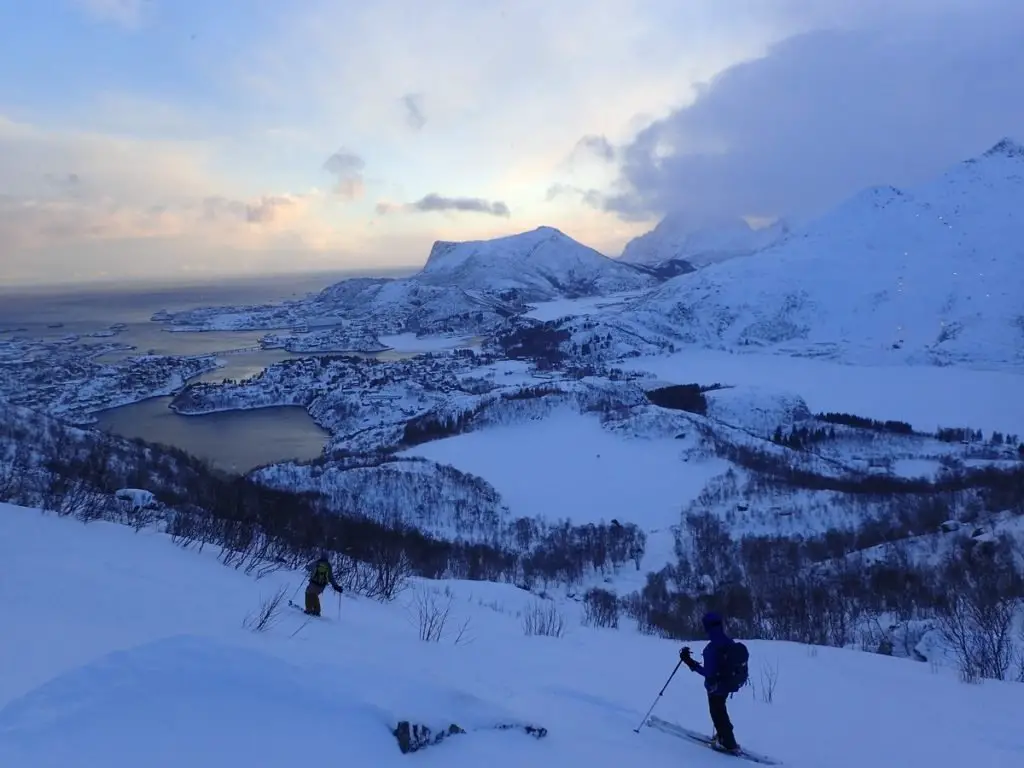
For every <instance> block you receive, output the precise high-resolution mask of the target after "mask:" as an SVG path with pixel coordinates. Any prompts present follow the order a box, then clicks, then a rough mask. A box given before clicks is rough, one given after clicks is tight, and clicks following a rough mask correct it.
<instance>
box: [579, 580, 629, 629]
mask: <svg viewBox="0 0 1024 768" xmlns="http://www.w3.org/2000/svg"><path fill="white" fill-rule="evenodd" d="M619 612H620V608H619V599H618V597H616V596H615V593H614V592H609V591H608V590H607V589H598V588H596V587H595V588H594V589H589V590H587V593H586V594H585V595H584V596H583V623H584V624H586V625H588V626H591V627H606V628H608V629H618V628H619Z"/></svg>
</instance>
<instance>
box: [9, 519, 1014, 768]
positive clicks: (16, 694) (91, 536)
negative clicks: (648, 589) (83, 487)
mask: <svg viewBox="0 0 1024 768" xmlns="http://www.w3.org/2000/svg"><path fill="white" fill-rule="evenodd" d="M0 564H2V565H0V567H2V569H3V570H2V579H0V610H2V612H3V617H4V629H3V632H2V634H0V657H2V658H3V659H4V661H5V664H4V674H3V675H0V765H3V766H12V768H13V767H14V766H18V767H19V768H20V767H24V768H57V767H58V766H59V767H60V768H68V767H69V766H75V768H94V767H95V768H101V767H102V768H137V767H138V766H146V767H147V768H164V767H168V768H169V767H170V766H175V767H176V768H180V766H183V765H188V766H189V767H190V768H207V767H210V768H213V767H214V766H216V768H222V766H225V765H247V766H260V767H262V766H268V767H269V766H275V767H276V766H282V765H301V764H307V765H308V764H317V765H329V764H339V765H356V766H381V767H387V766H408V765H418V766H445V768H460V767H462V766H464V767H465V768H473V767H474V766H478V765H480V764H486V765H488V766H489V768H506V767H512V766H515V767H516V768H523V767H525V766H544V765H566V766H589V767H591V768H605V767H606V766H607V767H608V768H622V766H626V765H642V766H645V768H662V767H664V768H670V767H671V768H678V766H680V765H686V766H694V767H695V768H715V767H716V766H721V767H722V768H724V767H725V766H727V765H728V766H739V765H746V763H736V762H731V761H734V760H735V758H731V757H726V756H722V755H717V754H714V753H712V752H709V751H708V750H707V749H706V748H704V747H700V746H697V745H694V744H691V743H689V742H684V741H682V740H680V739H678V738H675V737H672V736H669V735H666V734H663V733H660V732H656V731H653V730H651V729H643V730H642V731H641V732H640V733H639V734H637V733H634V732H633V729H634V728H636V727H637V726H638V725H639V723H640V721H641V719H642V717H643V714H644V713H645V712H646V711H647V708H648V707H649V706H650V704H651V703H652V702H653V701H654V700H655V697H656V696H657V693H658V690H659V689H660V688H661V687H662V685H663V684H664V683H665V680H666V679H667V678H668V676H669V674H670V673H671V671H672V669H673V668H674V667H675V665H676V661H677V651H678V647H679V644H678V643H676V642H670V641H664V640H658V639H654V638H650V637H643V636H639V635H637V634H635V633H634V632H633V631H632V630H629V629H620V630H618V631H615V630H592V629H588V628H584V627H582V626H580V625H579V624H578V622H577V621H576V620H575V612H574V611H573V610H572V605H569V606H563V610H564V611H565V615H566V618H567V620H568V621H567V627H568V629H567V632H566V633H565V635H564V636H563V637H561V638H553V637H527V636H525V635H524V633H523V631H522V619H521V617H520V616H517V615H516V614H517V612H521V611H522V610H523V608H524V607H525V606H527V605H528V604H529V601H531V600H533V599H535V598H531V597H530V596H529V595H527V594H526V593H524V592H521V591H519V590H516V589H514V588H511V587H503V586H499V585H493V584H480V583H467V582H458V583H450V584H448V585H445V584H441V583H435V584H433V585H431V587H433V588H435V589H438V590H442V589H444V588H445V587H446V586H447V588H448V590H449V593H450V596H451V599H452V607H451V616H450V618H449V623H448V627H449V629H450V631H448V632H446V633H445V634H444V636H443V637H442V639H441V641H440V642H437V643H427V642H423V641H421V640H419V639H418V630H417V623H416V621H415V610H414V608H413V604H414V603H415V598H416V596H417V594H422V593H420V592H418V591H417V590H422V589H425V587H417V588H414V589H412V590H410V591H407V592H406V593H404V594H402V595H401V596H399V598H398V599H397V600H396V602H395V603H393V604H391V605H382V604H379V603H375V602H372V601H369V600H365V599H352V598H348V597H345V598H336V597H335V596H334V595H333V593H326V594H325V601H324V608H325V610H324V614H325V619H324V620H320V621H316V620H311V621H308V622H307V620H306V618H305V617H304V616H302V615H301V614H300V613H298V612H297V611H293V610H292V609H287V608H286V609H285V610H284V611H283V612H282V614H281V615H280V616H279V620H278V622H277V623H276V624H275V625H274V626H273V627H272V628H271V629H269V630H268V631H267V632H264V633H254V632H250V631H248V630H246V629H244V628H243V627H242V626H241V625H242V622H243V620H244V618H245V617H246V615H247V614H249V613H250V612H251V611H252V610H253V609H255V608H257V606H258V604H259V603H260V600H261V598H264V597H267V596H269V595H270V594H271V593H273V592H274V591H275V590H276V589H277V588H278V587H279V586H281V585H284V586H287V587H288V589H289V592H294V593H298V591H299V589H300V588H301V586H302V581H301V580H300V578H299V577H298V576H297V575H295V574H290V573H280V574H274V575H271V576H269V577H267V578H265V579H262V580H260V581H255V580H253V579H251V578H250V577H248V576H246V575H244V574H243V573H240V572H238V571H234V570H231V569H228V568H225V567H224V566H222V565H220V564H219V563H217V562H216V560H215V558H214V554H213V553H212V552H211V551H210V550H206V551H205V552H203V553H196V552H193V551H189V552H186V551H183V550H181V549H179V548H176V547H175V546H173V545H172V544H171V543H170V542H169V541H168V540H167V539H166V538H165V537H163V536H161V535H158V534H154V533H147V532H142V533H139V534H136V533H133V532H132V531H131V530H130V529H127V528H123V527H118V526H115V525H112V524H107V523H93V524H90V525H88V526H86V525H83V524H81V523H78V522H76V521H73V520H70V519H58V518H56V517H53V516H43V515H41V514H40V513H39V512H37V511H35V510H26V509H21V508H17V507H10V506H5V505H0ZM426 588H427V589H429V588H430V587H426ZM435 598H436V599H438V600H441V601H442V602H443V601H446V600H447V599H448V598H447V597H445V595H444V594H443V593H442V592H440V591H439V592H437V593H435ZM466 621H468V622H469V624H468V625H467V626H465V631H464V632H463V634H462V637H461V639H459V640H458V641H457V638H456V635H457V629H459V628H462V627H463V625H465V622H466ZM693 645H694V646H695V647H696V648H698V649H699V648H700V647H701V646H702V644H701V643H699V642H695V643H693ZM749 647H750V650H751V678H752V682H753V683H754V685H753V687H751V688H749V689H745V690H743V691H741V692H740V693H739V694H737V695H736V697H735V698H733V699H732V700H731V703H730V708H731V712H732V717H733V721H734V724H735V726H736V730H737V736H738V738H739V740H740V742H741V744H743V745H745V746H747V747H748V748H750V749H753V750H756V751H759V752H762V753H766V754H769V755H771V756H773V757H775V758H777V759H779V760H781V761H782V762H783V764H785V765H787V766H794V768H800V767H803V766H806V768H822V767H823V766H828V767H829V768H863V767H864V766H868V765H887V766H890V765H891V766H910V765H914V766H927V767H928V768H944V767H945V766H949V767H950V768H963V766H969V765H970V766H974V765H976V766H986V767H987V768H999V767H1002V766H1006V768H1010V767H1011V766H1013V767H1015V768H1017V767H1019V766H1020V765H1022V764H1024V730H1022V729H1021V727H1020V713H1021V712H1022V711H1024V685H1021V684H1017V683H993V682H986V683H984V684H981V685H972V686H967V685H964V684H961V683H959V682H958V681H957V679H956V676H955V674H954V673H952V672H951V671H947V670H945V669H942V668H933V667H931V666H930V665H928V664H922V663H916V662H912V661H906V660H900V659H894V658H889V657H881V656H875V655H870V654H865V653H860V652H855V651H843V650H837V649H829V648H822V649H819V650H818V651H817V652H816V653H811V652H810V651H809V649H808V648H807V647H804V646H799V645H794V644H786V643H764V642H751V643H749ZM773 671H774V673H775V674H776V675H777V682H776V685H775V688H774V692H773V693H774V695H773V697H772V701H771V703H768V702H767V701H766V699H767V698H768V696H767V692H766V686H765V683H764V682H763V681H764V680H766V679H767V677H768V676H770V675H771V674H772V673H773ZM655 714H657V715H659V716H661V717H663V718H665V719H668V720H672V721H675V722H679V723H681V724H683V725H686V726H689V727H692V728H695V729H698V730H702V731H706V730H707V729H708V728H709V723H708V717H707V713H706V703H705V700H704V697H703V694H702V692H701V688H700V680H699V678H697V677H696V676H694V675H691V674H690V673H688V672H687V671H686V670H685V669H683V670H682V671H681V672H680V673H679V674H678V675H676V677H675V679H674V680H673V681H672V683H671V684H670V685H669V687H668V689H667V690H666V692H665V695H664V697H663V698H662V699H661V700H660V701H659V702H658V705H657V708H656V710H655ZM406 719H408V720H411V721H413V722H419V723H423V724H427V725H429V726H432V727H435V728H440V727H446V726H448V725H449V724H451V723H456V724H458V725H459V726H461V727H462V728H464V729H465V730H466V731H467V733H465V734H461V735H455V736H452V737H450V738H449V739H447V740H446V741H444V742H443V743H441V744H437V745H433V746H429V747H427V748H426V749H425V750H424V751H422V752H417V753H414V754H408V755H403V754H401V752H400V751H399V749H398V747H397V744H396V741H395V739H394V738H393V736H392V735H391V732H390V731H391V729H392V728H394V726H395V724H396V722H397V721H399V720H406ZM525 724H530V725H536V726H541V727H544V728H546V729H547V735H546V736H545V737H544V738H542V739H536V738H533V737H531V736H528V735H526V734H525V733H524V732H523V731H522V730H519V729H517V728H515V727H513V728H510V729H507V730H503V729H500V728H496V727H495V726H498V725H511V726H516V725H525ZM306 761H313V762H306Z"/></svg>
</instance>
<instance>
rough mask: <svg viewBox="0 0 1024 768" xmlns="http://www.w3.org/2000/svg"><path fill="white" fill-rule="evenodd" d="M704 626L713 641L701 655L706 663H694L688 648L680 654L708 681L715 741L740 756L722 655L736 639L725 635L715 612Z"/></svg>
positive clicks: (693, 669) (682, 658)
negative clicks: (723, 679)
mask: <svg viewBox="0 0 1024 768" xmlns="http://www.w3.org/2000/svg"><path fill="white" fill-rule="evenodd" d="M702 623H703V624H704V631H705V632H707V633H708V640H710V641H711V642H709V643H708V644H707V645H706V646H704V651H703V653H702V654H701V658H702V659H703V661H704V663H703V664H701V663H700V662H698V661H695V660H694V658H693V656H691V655H690V648H689V647H688V646H687V647H684V648H683V649H682V650H681V651H679V658H680V659H681V660H682V662H683V663H684V664H685V665H686V666H687V667H689V668H690V671H691V672H696V673H697V674H699V675H700V676H701V677H703V678H704V689H705V690H706V691H707V694H708V711H709V712H710V713H711V722H712V723H713V724H714V726H715V735H714V737H713V738H714V740H715V741H716V742H717V744H718V746H720V747H721V748H722V749H725V750H727V751H729V752H736V751H738V750H739V745H738V744H737V743H736V737H735V735H734V734H733V730H732V722H731V721H730V720H729V711H728V709H727V708H726V703H725V702H726V699H727V698H728V696H729V692H728V691H726V690H724V688H723V687H722V686H721V683H720V680H719V669H720V666H721V661H720V659H721V656H722V654H721V651H722V649H723V648H725V647H726V646H728V645H729V644H730V643H732V638H730V637H729V636H728V635H726V634H725V628H724V627H723V626H722V617H721V616H719V615H718V614H717V613H715V612H714V611H709V612H708V613H706V614H704V618H703V620H702Z"/></svg>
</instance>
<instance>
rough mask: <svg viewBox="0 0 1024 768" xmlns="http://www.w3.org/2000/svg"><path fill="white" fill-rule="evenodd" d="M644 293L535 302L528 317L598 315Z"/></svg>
mask: <svg viewBox="0 0 1024 768" xmlns="http://www.w3.org/2000/svg"><path fill="white" fill-rule="evenodd" d="M643 293H644V292H643V291H628V292H626V293H617V294H612V295H610V296H588V297H587V298H583V299H556V300H554V301H540V302H535V303H534V304H533V309H531V310H530V311H529V312H527V313H526V317H532V318H533V319H534V320H540V321H541V322H547V321H549V320H558V319H560V318H563V317H578V316H583V315H596V314H598V313H600V312H604V311H606V310H608V309H611V308H616V307H620V306H622V305H623V304H625V303H626V302H627V301H628V300H630V299H635V298H637V297H638V296H642V295H643ZM385 343H386V342H385Z"/></svg>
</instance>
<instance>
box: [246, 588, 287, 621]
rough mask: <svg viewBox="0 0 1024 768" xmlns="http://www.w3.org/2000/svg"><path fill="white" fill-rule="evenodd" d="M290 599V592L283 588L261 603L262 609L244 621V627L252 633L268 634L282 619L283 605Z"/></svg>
mask: <svg viewBox="0 0 1024 768" xmlns="http://www.w3.org/2000/svg"><path fill="white" fill-rule="evenodd" d="M287 599H288V590H287V588H286V587H281V588H280V589H279V590H277V592H275V593H274V594H273V595H272V596H271V597H269V598H268V599H266V600H264V601H263V602H261V603H260V607H259V608H258V609H256V610H255V611H253V612H252V613H250V614H249V615H248V616H246V617H245V619H244V620H243V621H242V626H243V627H244V628H245V629H248V630H250V631H251V632H266V631H267V630H268V629H270V628H271V627H273V626H274V625H275V624H276V623H277V622H278V620H279V619H280V618H281V608H282V604H283V603H285V602H286V601H287Z"/></svg>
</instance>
